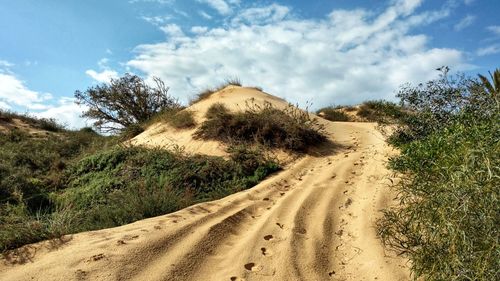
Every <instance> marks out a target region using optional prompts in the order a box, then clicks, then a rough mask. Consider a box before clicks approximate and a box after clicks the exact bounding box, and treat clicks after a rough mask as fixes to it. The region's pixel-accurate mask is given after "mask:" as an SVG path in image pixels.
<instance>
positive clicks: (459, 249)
mask: <svg viewBox="0 0 500 281" xmlns="http://www.w3.org/2000/svg"><path fill="white" fill-rule="evenodd" d="M441 79H443V77H441ZM445 82H446V83H445ZM448 82H449V80H438V81H434V82H433V83H428V84H427V86H426V87H425V88H419V89H418V91H417V92H411V93H409V94H410V95H405V96H404V97H405V100H406V102H407V104H409V105H410V106H411V107H412V108H413V110H414V114H413V115H412V117H413V116H419V117H421V118H422V117H424V116H425V117H428V118H429V119H426V120H422V121H420V122H421V123H419V126H421V127H417V126H415V125H413V124H409V125H408V123H407V126H409V128H410V132H412V133H416V132H418V130H417V129H418V128H422V127H426V128H430V131H428V132H424V133H423V135H413V134H411V135H408V136H409V137H408V138H407V139H406V140H403V141H401V139H399V140H400V142H397V144H398V145H399V146H400V148H401V154H400V156H398V157H395V158H393V159H391V161H390V167H391V168H392V169H394V170H395V171H397V172H399V173H401V174H402V176H403V178H402V181H401V183H400V184H398V185H397V186H396V188H397V192H398V199H399V200H400V204H399V206H396V207H392V208H389V209H387V210H385V211H384V217H383V219H381V220H380V221H379V222H378V233H379V235H380V237H381V238H382V239H383V241H384V242H385V243H386V244H387V245H389V246H390V247H392V248H394V249H396V250H398V251H399V252H401V253H404V254H406V255H407V256H408V257H409V258H410V259H411V261H412V271H413V273H414V276H415V278H419V277H423V278H425V280H497V279H498V276H499V272H498V268H500V264H499V263H500V248H499V244H498V243H499V238H500V236H499V232H498V225H499V223H500V208H499V206H500V205H499V203H498V197H499V195H500V189H499V186H500V181H499V179H500V173H499V172H500V143H499V142H498V140H499V138H500V125H499V124H500V122H499V120H500V110H499V107H498V105H497V103H496V99H497V97H496V96H495V95H492V94H491V93H489V92H487V91H485V90H484V89H485V87H483V86H484V85H481V83H480V82H478V81H475V80H474V79H471V78H467V79H460V80H458V82H459V83H455V82H452V83H448ZM464 83H465V84H464ZM437 120H441V122H442V123H441V124H439V123H436V122H437ZM412 126H415V127H412Z"/></svg>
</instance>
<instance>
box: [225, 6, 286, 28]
mask: <svg viewBox="0 0 500 281" xmlns="http://www.w3.org/2000/svg"><path fill="white" fill-rule="evenodd" d="M289 12H290V9H289V8H288V7H286V6H282V5H278V4H272V5H270V6H266V7H256V8H249V9H246V10H243V11H242V12H241V13H239V14H238V15H237V16H236V17H234V18H233V20H232V23H233V24H240V23H249V24H267V23H272V22H278V21H281V20H283V19H284V18H285V17H286V16H287V15H288V13H289Z"/></svg>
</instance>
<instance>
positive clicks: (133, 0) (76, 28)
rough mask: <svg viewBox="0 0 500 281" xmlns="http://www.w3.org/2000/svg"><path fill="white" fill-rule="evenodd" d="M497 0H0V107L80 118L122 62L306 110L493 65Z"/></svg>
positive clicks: (138, 70) (179, 83)
mask: <svg viewBox="0 0 500 281" xmlns="http://www.w3.org/2000/svg"><path fill="white" fill-rule="evenodd" d="M499 12H500V1H498V0H442V1H439V0H432V1H431V0H427V1H423V0H387V1H384V0H338V1H333V0H323V1H292V0H287V1H285V0H283V1H267V0H262V1H244V0H130V1H127V0H106V1H104V0H85V1H82V0H44V1H37V0H16V1H10V0H0V38H1V44H0V107H1V108H5V109H10V110H14V111H20V112H30V113H31V114H34V115H37V116H42V117H52V118H56V119H58V120H60V121H61V122H64V123H66V124H67V125H69V126H70V127H81V126H83V125H85V124H86V123H87V122H86V121H85V120H83V119H81V118H79V115H80V114H81V111H82V110H83V108H81V107H78V106H77V105H75V104H74V103H73V93H74V91H75V90H85V89H86V88H88V87H89V86H92V85H95V84H96V83H102V82H107V81H109V79H111V78H116V77H119V76H120V75H123V74H124V73H125V72H131V73H135V74H138V75H141V76H143V77H144V78H145V79H146V80H148V81H149V80H150V79H151V77H153V76H158V77H160V78H162V79H163V80H164V81H165V82H166V84H167V85H169V86H170V87H171V90H170V92H171V94H172V95H175V96H177V97H179V99H180V100H181V101H183V102H186V101H187V100H189V98H191V97H193V96H194V95H195V94H196V93H197V92H198V91H200V90H201V89H203V88H206V87H210V86H214V85H217V84H219V83H220V82H221V81H223V80H224V79H226V78H229V77H239V78H240V79H241V81H242V82H243V84H244V85H249V86H261V87H263V88H264V90H266V91H267V92H269V93H271V94H275V95H277V96H281V97H284V98H286V99H288V100H289V101H290V102H293V103H299V104H301V105H305V104H306V102H308V101H309V102H312V103H313V108H318V107H321V106H326V105H331V104H354V103H358V102H361V101H363V100H366V99H376V98H385V99H393V98H394V93H395V90H397V88H398V86H399V85H401V84H402V83H405V82H412V83H418V82H422V81H426V80H428V79H431V78H433V77H435V75H436V74H437V72H435V71H434V69H435V68H436V67H439V66H441V65H448V66H450V67H451V68H452V70H457V71H463V72H466V73H468V74H471V75H475V74H477V73H483V74H484V73H486V72H487V71H488V70H493V69H495V68H497V67H500V63H499V62H500V20H499V17H498V13H499Z"/></svg>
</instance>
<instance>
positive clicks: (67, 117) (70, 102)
mask: <svg viewBox="0 0 500 281" xmlns="http://www.w3.org/2000/svg"><path fill="white" fill-rule="evenodd" d="M85 110H86V107H84V106H80V105H77V104H76V103H75V102H74V99H73V98H68V97H63V98H61V99H60V100H59V101H58V104H57V105H54V106H51V107H50V108H48V109H46V110H44V111H42V112H35V113H34V115H35V116H37V117H41V118H54V119H55V120H56V121H57V122H58V123H60V124H63V125H66V126H68V127H69V128H70V129H79V128H82V127H85V126H88V123H87V122H86V120H85V119H83V118H81V117H80V116H81V115H82V113H83V111H85Z"/></svg>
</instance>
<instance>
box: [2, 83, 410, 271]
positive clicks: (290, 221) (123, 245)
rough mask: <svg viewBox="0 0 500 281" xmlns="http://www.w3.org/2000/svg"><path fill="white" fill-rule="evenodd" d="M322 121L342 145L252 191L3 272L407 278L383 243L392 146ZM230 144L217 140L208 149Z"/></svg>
mask: <svg viewBox="0 0 500 281" xmlns="http://www.w3.org/2000/svg"><path fill="white" fill-rule="evenodd" d="M235 90H237V89H235ZM243 90H244V91H245V92H246V93H247V94H248V95H250V96H252V95H255V93H254V92H253V91H255V90H252V89H243ZM252 93H253V94H252ZM226 94H228V93H226ZM245 95H246V94H245ZM256 96H257V97H258V98H264V99H270V100H271V101H273V102H275V103H277V104H282V102H283V101H282V100H278V99H275V98H268V97H266V96H264V94H262V93H261V94H257V95H256ZM226 98H227V99H231V98H234V99H236V100H239V101H241V99H242V98H243V97H241V96H240V97H239V98H237V95H233V96H232V97H231V95H228V96H226ZM223 99H224V93H223V94H222V97H221V96H220V95H219V96H214V97H211V98H210V99H209V100H205V101H203V103H205V105H204V106H201V105H202V104H201V103H200V104H201V105H200V104H198V105H197V107H198V109H197V110H199V111H202V110H204V109H206V106H207V105H208V104H210V103H211V102H216V101H220V100H223ZM191 109H193V108H191ZM197 118H199V119H201V118H203V117H202V114H200V115H199V116H198V117H197ZM321 122H323V123H324V124H325V126H326V131H327V133H328V134H329V137H330V138H331V140H333V141H335V142H336V143H337V145H336V146H332V147H330V148H327V149H323V150H321V151H320V152H318V153H317V154H313V155H308V156H304V157H302V158H300V159H298V160H295V161H293V162H291V163H289V164H288V165H287V166H286V167H285V169H284V170H283V171H282V172H279V173H277V174H275V175H273V176H271V177H269V178H267V179H266V180H264V181H263V182H261V183H260V184H258V185H257V186H255V187H253V188H251V189H249V190H246V191H243V192H239V193H236V194H233V195H230V196H228V197H225V198H223V199H220V200H217V201H212V202H207V203H201V204H198V205H195V206H191V207H189V208H186V209H183V210H180V211H178V212H175V213H172V214H168V215H164V216H159V217H155V218H150V219H146V220H142V221H138V222H135V223H132V224H128V225H124V226H121V227H116V228H111V229H103V230H99V231H92V232H85V233H80V234H76V235H71V236H67V237H64V238H63V239H62V240H59V241H45V242H41V243H37V244H33V245H29V246H27V247H24V248H21V249H19V250H18V251H17V253H13V254H12V255H10V256H8V257H6V258H4V259H2V260H1V261H0V279H1V280H409V279H410V275H409V270H408V266H409V264H408V262H407V261H406V260H405V259H403V258H401V257H397V256H396V255H395V254H394V253H391V252H390V251H387V250H385V249H384V248H383V246H382V243H381V241H380V240H379V239H378V238H377V237H376V229H375V227H374V223H375V221H376V219H377V218H378V217H380V215H381V213H380V210H381V209H382V208H384V207H386V206H387V205H388V204H393V203H394V202H393V201H392V198H393V197H394V194H392V193H391V190H390V184H391V182H393V181H394V180H395V179H392V175H391V173H390V172H389V171H388V170H387V169H386V167H385V165H386V161H387V159H388V156H390V155H392V154H393V153H394V151H393V150H392V149H391V148H389V147H388V146H387V145H386V143H385V142H384V138H383V136H382V134H381V133H380V132H379V131H378V130H377V129H376V124H374V123H353V122H329V121H326V120H324V121H321ZM153 127H154V126H153ZM151 130H154V128H151V129H150V130H148V131H146V132H145V133H144V134H143V135H142V136H140V137H139V138H137V139H136V141H142V143H146V142H148V141H149V142H150V143H153V142H160V140H161V135H162V133H160V134H157V136H158V137H157V138H158V140H155V139H154V138H150V137H148V134H149V136H151V134H150V133H151ZM166 130H167V131H168V130H171V128H166ZM148 138H150V139H148ZM174 138H175V137H174ZM184 140H187V141H193V140H192V139H190V138H189V137H186V138H185V139H184ZM170 141H171V140H170ZM175 141H180V139H179V138H175V139H174V142H175ZM189 149H190V150H192V151H195V145H192V146H190V148H189ZM222 149H223V145H221V144H217V143H211V144H207V145H206V146H205V147H204V148H202V149H201V150H202V151H208V152H211V154H214V155H218V154H220V153H221V152H220V151H222Z"/></svg>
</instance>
